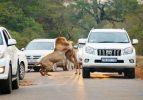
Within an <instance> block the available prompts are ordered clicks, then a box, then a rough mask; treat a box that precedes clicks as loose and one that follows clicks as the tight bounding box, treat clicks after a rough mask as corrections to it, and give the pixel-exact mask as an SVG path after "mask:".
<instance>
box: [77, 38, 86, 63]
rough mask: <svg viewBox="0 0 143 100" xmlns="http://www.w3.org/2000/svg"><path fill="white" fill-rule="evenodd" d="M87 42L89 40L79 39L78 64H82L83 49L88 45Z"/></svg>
mask: <svg viewBox="0 0 143 100" xmlns="http://www.w3.org/2000/svg"><path fill="white" fill-rule="evenodd" d="M86 40H87V39H84V38H82V39H78V44H77V59H78V62H79V63H82V55H83V54H82V51H83V50H82V49H83V47H84V46H85V43H86Z"/></svg>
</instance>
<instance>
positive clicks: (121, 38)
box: [88, 32, 129, 43]
mask: <svg viewBox="0 0 143 100" xmlns="http://www.w3.org/2000/svg"><path fill="white" fill-rule="evenodd" d="M88 42H90V43H129V39H128V36H127V34H126V33H125V32H91V34H90V36H89V39H88Z"/></svg>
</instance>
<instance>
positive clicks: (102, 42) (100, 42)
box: [97, 41, 116, 43]
mask: <svg viewBox="0 0 143 100" xmlns="http://www.w3.org/2000/svg"><path fill="white" fill-rule="evenodd" d="M97 43H116V42H114V41H101V42H97Z"/></svg>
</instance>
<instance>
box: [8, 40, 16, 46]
mask: <svg viewBox="0 0 143 100" xmlns="http://www.w3.org/2000/svg"><path fill="white" fill-rule="evenodd" d="M15 44H16V40H15V39H9V40H8V46H11V45H15Z"/></svg>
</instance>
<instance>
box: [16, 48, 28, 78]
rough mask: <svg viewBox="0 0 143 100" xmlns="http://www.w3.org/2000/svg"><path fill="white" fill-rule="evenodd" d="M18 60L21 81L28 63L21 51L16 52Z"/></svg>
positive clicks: (26, 70)
mask: <svg viewBox="0 0 143 100" xmlns="http://www.w3.org/2000/svg"><path fill="white" fill-rule="evenodd" d="M18 58H19V79H20V80H23V79H24V77H25V73H26V72H28V62H27V58H26V55H25V53H24V52H23V51H21V50H19V51H18Z"/></svg>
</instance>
